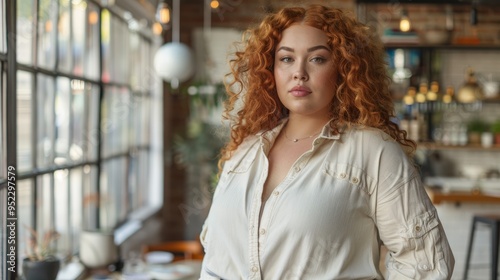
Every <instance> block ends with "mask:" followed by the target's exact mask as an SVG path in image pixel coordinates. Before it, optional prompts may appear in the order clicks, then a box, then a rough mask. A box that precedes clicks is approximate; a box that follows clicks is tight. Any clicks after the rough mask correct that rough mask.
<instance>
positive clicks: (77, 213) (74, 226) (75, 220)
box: [69, 168, 83, 253]
mask: <svg viewBox="0 0 500 280" xmlns="http://www.w3.org/2000/svg"><path fill="white" fill-rule="evenodd" d="M82 184H83V178H82V168H74V169H71V170H70V189H69V196H70V198H69V205H70V208H69V213H70V215H71V216H70V217H69V220H70V227H71V229H70V239H71V249H72V250H71V251H69V253H77V249H78V246H79V242H80V232H81V231H82V229H83V228H82V216H83V210H82V209H83V205H82V203H83V189H82Z"/></svg>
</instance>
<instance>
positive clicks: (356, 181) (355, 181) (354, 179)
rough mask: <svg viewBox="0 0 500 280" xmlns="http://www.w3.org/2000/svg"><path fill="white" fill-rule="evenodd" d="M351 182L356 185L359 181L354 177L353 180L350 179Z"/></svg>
mask: <svg viewBox="0 0 500 280" xmlns="http://www.w3.org/2000/svg"><path fill="white" fill-rule="evenodd" d="M351 182H352V183H353V184H357V183H359V179H358V178H356V177H355V178H352V180H351Z"/></svg>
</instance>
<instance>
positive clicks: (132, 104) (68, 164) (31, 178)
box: [0, 0, 163, 278]
mask: <svg viewBox="0 0 500 280" xmlns="http://www.w3.org/2000/svg"><path fill="white" fill-rule="evenodd" d="M6 1H8V0H0V90H1V96H0V115H1V120H2V121H1V122H0V199H1V201H2V202H1V203H0V205H2V207H1V208H2V209H0V220H1V221H2V228H1V231H0V232H1V234H2V240H5V239H4V237H5V234H6V233H5V228H6V224H5V223H6V222H5V221H6V219H5V217H6V209H4V208H5V207H4V202H5V201H6V195H7V192H6V189H7V179H6V174H7V172H6V171H7V166H6V165H7V161H6V157H7V154H9V155H11V156H13V158H14V159H15V164H16V166H17V168H16V170H17V181H16V187H17V189H16V195H17V211H18V222H17V224H18V232H17V238H18V254H19V259H22V255H23V253H24V251H25V250H24V246H25V243H26V242H23V240H25V238H26V237H27V229H26V227H25V226H28V227H32V228H34V229H35V230H36V231H38V232H39V233H40V234H41V233H43V232H44V231H46V230H49V229H55V230H57V231H58V232H59V233H60V234H61V237H60V239H59V240H58V244H57V248H58V253H59V254H60V255H61V256H71V255H73V254H75V253H77V252H78V250H79V248H78V244H79V235H80V232H81V231H82V230H94V229H101V230H116V229H117V228H118V225H121V224H122V223H123V222H126V221H127V220H129V219H130V217H132V216H133V217H136V216H137V215H136V214H135V213H138V212H139V213H151V211H155V210H157V209H159V207H161V203H162V201H161V197H162V196H161V190H162V186H163V184H162V177H163V176H162V174H161V172H162V170H161V168H160V169H159V168H150V167H151V166H158V165H160V166H161V163H162V160H161V156H162V152H161V146H162V145H161V133H153V132H154V131H155V130H157V129H158V127H159V126H160V122H161V120H162V117H161V104H162V102H161V94H160V92H161V91H160V90H158V89H159V88H160V87H159V86H158V84H159V81H158V79H157V78H156V76H155V75H154V72H153V71H152V58H153V55H152V54H153V53H154V51H155V49H156V48H157V47H158V46H159V44H158V43H160V42H159V41H158V40H156V39H155V38H152V37H151V36H150V35H149V34H150V33H149V32H143V31H142V30H137V29H131V28H129V24H128V22H127V21H126V20H124V19H123V18H121V17H120V16H119V15H118V14H116V13H114V12H112V11H110V10H108V9H106V8H104V7H102V6H100V4H99V2H96V1H85V0H79V1H69V0H38V1H34V0H17V11H16V12H15V22H16V27H15V30H16V32H12V33H11V34H16V35H15V36H16V38H15V39H16V42H17V43H16V52H15V53H14V52H9V50H8V48H7V42H8V35H7V34H9V31H8V30H9V26H8V22H7V21H6V17H7V14H8V13H9V11H7V5H6V3H7V2H6ZM11 28H13V27H11ZM16 53H17V55H16ZM10 59H15V61H16V67H15V69H14V70H15V74H16V75H10V73H9V71H7V70H8V68H7V62H8V61H9V60H10ZM11 68H12V67H11ZM9 69H10V68H9ZM10 79H15V82H14V83H12V84H13V85H14V86H13V87H14V88H15V90H14V92H15V103H16V104H15V105H16V106H15V114H13V115H10V117H9V116H8V115H7V114H6V113H5V111H6V108H8V106H9V105H10V104H7V90H6V84H7V81H9V80H10ZM12 119H14V120H12ZM9 126H15V127H16V129H15V130H14V131H16V146H17V147H14V149H13V150H12V147H10V146H9V145H8V144H7V141H6V133H8V131H12V130H10V129H9ZM158 198H160V199H158ZM0 254H1V256H2V257H1V264H0V273H1V275H2V276H0V278H1V277H3V275H5V273H6V271H5V269H6V266H5V263H6V262H5V260H4V259H3V258H4V256H5V255H6V244H5V242H2V244H0Z"/></svg>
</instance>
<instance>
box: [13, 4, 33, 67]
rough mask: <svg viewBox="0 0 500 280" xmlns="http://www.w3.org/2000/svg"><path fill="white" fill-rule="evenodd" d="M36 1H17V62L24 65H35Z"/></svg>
mask: <svg viewBox="0 0 500 280" xmlns="http://www.w3.org/2000/svg"><path fill="white" fill-rule="evenodd" d="M34 7H36V5H35V0H17V32H16V39H17V41H16V45H17V61H18V62H19V63H24V64H32V63H33V60H32V59H33V54H32V51H33V45H32V44H34V40H33V34H34V32H35V30H34V27H35V26H34V24H33V22H34V18H33V16H34V15H35V9H34Z"/></svg>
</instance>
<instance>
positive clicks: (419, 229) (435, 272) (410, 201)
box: [376, 172, 455, 280]
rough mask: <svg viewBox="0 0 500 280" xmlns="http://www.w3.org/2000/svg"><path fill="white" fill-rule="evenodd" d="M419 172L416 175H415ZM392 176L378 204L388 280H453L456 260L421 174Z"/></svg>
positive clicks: (379, 227) (378, 220)
mask: <svg viewBox="0 0 500 280" xmlns="http://www.w3.org/2000/svg"><path fill="white" fill-rule="evenodd" d="M415 173H416V172H415ZM393 177H394V176H389V177H388V178H387V180H385V181H384V182H383V183H382V184H387V185H388V186H390V187H389V188H388V189H387V190H386V193H384V194H381V195H380V197H379V198H378V202H377V211H376V223H377V227H378V229H379V234H380V238H381V240H382V242H383V243H384V244H385V246H386V247H387V249H388V251H389V252H388V256H387V259H386V267H387V273H388V275H387V279H398V280H399V279H432V280H437V279H450V278H451V275H452V272H453V267H454V263H455V260H454V257H453V253H452V251H451V249H450V246H449V244H448V241H447V238H446V235H445V232H444V230H443V227H442V225H441V222H440V220H439V217H438V215H437V212H436V209H435V207H434V205H432V202H431V201H430V199H429V197H428V195H427V193H426V191H425V189H424V187H423V184H422V182H421V180H420V177H419V176H418V174H413V175H409V176H407V178H408V179H401V178H393Z"/></svg>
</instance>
